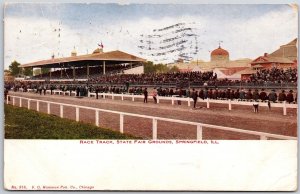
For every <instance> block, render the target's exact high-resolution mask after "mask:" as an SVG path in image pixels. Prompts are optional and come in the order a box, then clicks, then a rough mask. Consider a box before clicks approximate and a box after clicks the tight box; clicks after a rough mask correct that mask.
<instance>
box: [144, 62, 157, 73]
mask: <svg viewBox="0 0 300 194" xmlns="http://www.w3.org/2000/svg"><path fill="white" fill-rule="evenodd" d="M144 73H155V67H154V65H153V62H152V61H148V62H147V63H146V64H145V65H144Z"/></svg>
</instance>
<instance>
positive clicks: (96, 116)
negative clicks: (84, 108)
mask: <svg viewBox="0 0 300 194" xmlns="http://www.w3.org/2000/svg"><path fill="white" fill-rule="evenodd" d="M95 122H96V126H97V127H99V111H98V110H96V111H95Z"/></svg>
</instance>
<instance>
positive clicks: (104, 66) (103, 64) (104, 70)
mask: <svg viewBox="0 0 300 194" xmlns="http://www.w3.org/2000/svg"><path fill="white" fill-rule="evenodd" d="M103 75H105V61H103Z"/></svg>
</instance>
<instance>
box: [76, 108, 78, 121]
mask: <svg viewBox="0 0 300 194" xmlns="http://www.w3.org/2000/svg"><path fill="white" fill-rule="evenodd" d="M76 121H79V108H78V107H76Z"/></svg>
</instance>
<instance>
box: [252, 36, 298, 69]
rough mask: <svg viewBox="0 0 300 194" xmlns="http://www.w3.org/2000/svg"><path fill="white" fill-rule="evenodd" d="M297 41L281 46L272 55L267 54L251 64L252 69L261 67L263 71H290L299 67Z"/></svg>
mask: <svg viewBox="0 0 300 194" xmlns="http://www.w3.org/2000/svg"><path fill="white" fill-rule="evenodd" d="M296 44H297V39H294V40H293V41H291V42H289V43H288V44H285V45H282V46H280V48H279V49H277V50H276V51H274V52H272V53H271V54H268V53H265V54H264V55H263V56H259V57H257V58H256V59H254V60H253V61H252V62H251V67H258V66H261V67H262V69H271V68H273V67H276V68H282V69H288V68H296V67H297V52H298V51H297V46H296Z"/></svg>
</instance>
